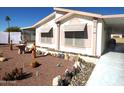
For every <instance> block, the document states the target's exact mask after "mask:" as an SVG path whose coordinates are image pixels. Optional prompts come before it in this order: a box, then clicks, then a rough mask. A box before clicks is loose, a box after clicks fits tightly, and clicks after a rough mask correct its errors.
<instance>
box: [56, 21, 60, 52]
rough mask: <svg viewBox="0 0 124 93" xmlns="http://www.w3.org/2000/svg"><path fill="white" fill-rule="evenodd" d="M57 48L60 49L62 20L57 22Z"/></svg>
mask: <svg viewBox="0 0 124 93" xmlns="http://www.w3.org/2000/svg"><path fill="white" fill-rule="evenodd" d="M56 24H57V50H59V49H60V22H57V23H56Z"/></svg>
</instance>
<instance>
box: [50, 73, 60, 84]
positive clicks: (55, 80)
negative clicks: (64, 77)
mask: <svg viewBox="0 0 124 93" xmlns="http://www.w3.org/2000/svg"><path fill="white" fill-rule="evenodd" d="M60 80H61V76H60V75H58V76H56V77H55V78H53V81H52V85H53V86H58V85H59V82H60Z"/></svg>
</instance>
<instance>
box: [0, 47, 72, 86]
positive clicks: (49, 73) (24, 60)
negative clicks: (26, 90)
mask: <svg viewBox="0 0 124 93" xmlns="http://www.w3.org/2000/svg"><path fill="white" fill-rule="evenodd" d="M0 52H2V53H3V56H4V57H6V58H7V59H8V60H7V61H5V62H0V85H14V86H38V85H40V86H50V85H52V79H53V78H54V77H55V76H57V75H62V74H63V73H64V71H65V70H66V69H67V68H71V67H72V66H73V64H74V62H69V61H65V60H64V59H61V58H57V57H53V56H50V55H48V56H45V57H43V56H37V58H36V59H35V60H36V61H38V62H39V63H40V64H41V65H40V66H39V67H37V68H32V67H31V66H30V63H31V62H32V61H33V59H32V56H31V54H30V53H26V54H20V55H19V54H18V49H17V47H14V49H13V50H12V51H10V50H9V47H8V45H0ZM58 63H61V66H60V67H57V66H56V64H58ZM16 67H17V68H21V67H22V68H23V70H24V72H26V73H33V74H32V76H31V77H28V78H26V79H23V80H16V81H9V82H5V81H3V80H2V77H3V76H4V75H5V72H10V71H12V70H13V69H14V68H16Z"/></svg>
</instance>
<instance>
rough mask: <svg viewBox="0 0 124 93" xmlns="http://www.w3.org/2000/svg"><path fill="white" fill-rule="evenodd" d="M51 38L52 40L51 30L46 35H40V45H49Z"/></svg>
mask: <svg viewBox="0 0 124 93" xmlns="http://www.w3.org/2000/svg"><path fill="white" fill-rule="evenodd" d="M52 38H53V28H51V29H50V31H49V32H48V33H41V42H42V43H48V44H51V43H52Z"/></svg>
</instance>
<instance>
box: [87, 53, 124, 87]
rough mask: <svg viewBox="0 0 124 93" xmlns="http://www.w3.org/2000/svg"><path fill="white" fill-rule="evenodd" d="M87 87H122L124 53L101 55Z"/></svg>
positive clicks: (123, 79) (123, 82) (123, 81)
mask: <svg viewBox="0 0 124 93" xmlns="http://www.w3.org/2000/svg"><path fill="white" fill-rule="evenodd" d="M87 86H124V53H116V52H108V53H107V54H105V55H103V56H102V57H101V58H100V59H99V61H98V63H97V64H96V67H95V68H94V70H93V72H92V74H91V76H90V78H89V80H88V82H87Z"/></svg>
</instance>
